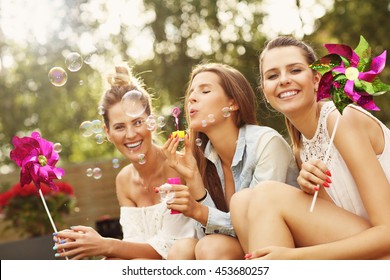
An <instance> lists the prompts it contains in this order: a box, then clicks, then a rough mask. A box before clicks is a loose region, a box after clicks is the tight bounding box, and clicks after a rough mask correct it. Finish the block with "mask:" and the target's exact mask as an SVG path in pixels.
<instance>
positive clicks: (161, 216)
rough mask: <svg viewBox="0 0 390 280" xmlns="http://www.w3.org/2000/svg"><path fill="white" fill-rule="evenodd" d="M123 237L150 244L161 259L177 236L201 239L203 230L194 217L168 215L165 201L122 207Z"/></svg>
mask: <svg viewBox="0 0 390 280" xmlns="http://www.w3.org/2000/svg"><path fill="white" fill-rule="evenodd" d="M120 224H121V226H122V231H123V240H125V241H131V242H140V243H148V244H150V245H151V246H152V247H153V248H154V249H155V250H156V251H157V252H158V253H159V254H160V255H161V257H162V258H163V259H166V258H167V255H168V251H169V249H170V248H171V246H172V244H173V243H174V242H175V240H177V239H182V238H191V237H195V238H201V237H202V236H203V235H204V233H203V231H200V230H199V229H197V227H196V226H195V225H196V223H195V221H194V220H193V219H191V218H188V217H186V216H184V215H183V214H173V215H172V214H171V213H170V210H168V209H167V207H166V204H165V203H159V204H155V205H152V206H147V207H121V208H120Z"/></svg>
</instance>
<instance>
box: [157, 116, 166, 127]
mask: <svg viewBox="0 0 390 280" xmlns="http://www.w3.org/2000/svg"><path fill="white" fill-rule="evenodd" d="M165 124H166V123H165V118H164V116H159V117H158V118H157V125H158V127H160V128H161V127H164V126H165Z"/></svg>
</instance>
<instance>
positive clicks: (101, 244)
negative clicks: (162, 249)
mask: <svg viewBox="0 0 390 280" xmlns="http://www.w3.org/2000/svg"><path fill="white" fill-rule="evenodd" d="M71 229H72V230H71V231H60V232H58V233H57V235H56V236H57V237H59V238H61V239H71V240H74V241H71V242H67V243H65V244H58V245H56V248H55V249H57V250H58V253H57V254H56V256H57V257H71V258H72V259H75V260H77V259H82V258H86V257H94V256H105V257H108V258H118V259H127V260H131V259H161V256H160V255H159V254H158V253H157V251H156V250H155V249H154V248H153V247H152V246H151V245H149V244H147V243H137V242H128V241H124V240H119V239H114V238H106V237H102V236H101V235H100V234H99V233H97V232H96V231H95V230H94V229H93V228H91V227H85V226H75V227H72V228H71ZM64 250H65V252H64Z"/></svg>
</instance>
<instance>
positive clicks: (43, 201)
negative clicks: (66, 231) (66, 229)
mask: <svg viewBox="0 0 390 280" xmlns="http://www.w3.org/2000/svg"><path fill="white" fill-rule="evenodd" d="M38 192H39V196H40V197H41V200H42V203H43V207H44V208H45V210H46V214H47V216H48V217H49V220H50V223H51V226H52V227H53V230H54V232H55V233H57V232H58V231H57V228H56V225H55V224H54V221H53V218H52V216H51V214H50V211H49V208H48V207H47V204H46V200H45V197H44V196H43V193H42V190H41V188H39V191H38ZM63 252H65V249H64V250H63ZM65 258H66V259H67V260H68V257H65Z"/></svg>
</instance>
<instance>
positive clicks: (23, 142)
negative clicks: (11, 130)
mask: <svg viewBox="0 0 390 280" xmlns="http://www.w3.org/2000/svg"><path fill="white" fill-rule="evenodd" d="M12 144H13V145H14V147H15V149H13V150H12V151H11V152H10V158H11V160H13V161H15V163H16V164H17V165H18V166H19V167H21V172H20V186H21V187H23V186H24V185H27V184H29V183H31V181H33V182H34V185H35V187H36V188H37V191H38V193H39V196H40V197H41V200H42V203H43V206H44V208H45V211H46V214H47V216H48V217H49V220H50V224H51V226H52V227H53V230H54V232H55V233H57V232H58V231H57V228H56V226H55V224H54V221H53V218H52V216H51V214H50V211H49V208H48V207H47V204H46V201H45V197H44V196H43V193H42V190H41V183H44V184H47V185H48V186H49V187H50V188H51V189H53V190H57V189H58V187H57V186H56V185H55V184H54V182H53V179H61V178H62V176H63V175H64V174H65V171H64V170H63V169H62V168H58V167H55V165H56V163H57V162H58V160H59V159H60V156H59V155H58V153H57V152H56V151H55V150H54V144H53V143H52V142H49V141H47V140H46V139H43V138H41V135H40V134H39V133H38V132H33V133H31V137H23V138H19V137H17V136H14V137H13V138H12ZM64 252H65V250H64ZM65 258H66V259H68V258H67V257H65Z"/></svg>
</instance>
